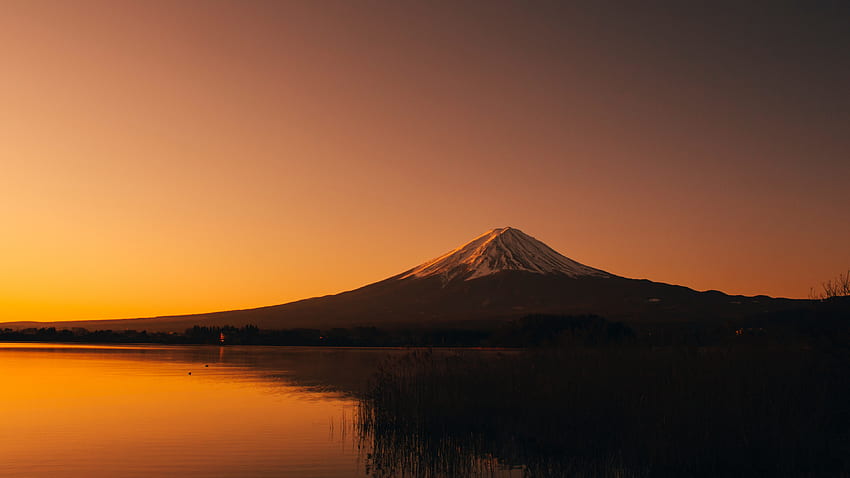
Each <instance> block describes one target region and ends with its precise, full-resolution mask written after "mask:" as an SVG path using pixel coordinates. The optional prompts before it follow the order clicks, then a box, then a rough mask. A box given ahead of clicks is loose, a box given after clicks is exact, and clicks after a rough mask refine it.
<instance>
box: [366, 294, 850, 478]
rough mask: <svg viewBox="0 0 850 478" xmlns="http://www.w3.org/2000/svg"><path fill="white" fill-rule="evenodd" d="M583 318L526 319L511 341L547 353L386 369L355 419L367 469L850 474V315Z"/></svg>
mask: <svg viewBox="0 0 850 478" xmlns="http://www.w3.org/2000/svg"><path fill="white" fill-rule="evenodd" d="M558 323H560V324H561V327H562V330H561V331H560V332H555V333H550V334H549V335H541V334H537V333H536V332H537V331H538V330H537V329H539V328H541V327H542V328H544V329H549V330H550V332H551V330H552V327H553V326H554V324H558ZM576 323H577V321H576V318H568V317H561V318H558V317H546V316H538V317H529V318H526V319H524V320H522V321H519V322H517V323H514V324H512V327H513V329H514V330H513V332H514V337H515V338H516V339H517V340H519V341H523V342H526V343H529V342H535V341H536V342H537V343H538V347H534V348H527V349H524V350H517V351H510V350H508V351H504V352H500V353H493V354H490V355H486V354H480V353H470V352H458V351H440V350H427V351H423V350H419V351H414V352H412V353H410V354H409V355H406V356H404V357H403V358H400V359H399V358H396V359H394V360H393V361H391V362H387V363H386V364H384V366H383V367H382V369H381V370H380V371H379V372H378V373H377V375H376V376H375V377H374V379H373V381H372V383H371V386H370V388H369V392H368V393H367V394H366V395H365V396H364V398H363V400H362V405H361V408H360V410H359V420H358V421H357V426H358V431H359V434H360V437H361V446H362V447H363V449H364V450H365V451H366V453H367V457H368V459H367V466H368V467H369V470H370V472H371V473H372V474H373V475H375V476H416V477H420V476H421V477H437V476H452V477H463V476H479V475H486V474H488V473H489V472H490V471H492V470H493V469H494V468H498V467H502V468H520V469H521V470H522V474H523V476H529V477H537V476H540V477H550V476H551V477H556V476H618V477H628V476H850V315H848V314H847V313H846V309H845V308H844V306H841V307H835V304H825V305H824V307H821V308H818V309H817V310H814V311H811V310H809V311H789V312H786V313H783V314H780V315H771V316H769V317H767V316H765V317H755V318H752V319H750V320H749V321H747V322H740V323H729V324H726V325H725V326H724V327H720V328H711V327H709V328H699V327H693V326H691V325H679V326H670V327H660V326H657V325H656V326H646V327H644V328H643V329H641V330H639V331H638V333H636V334H635V335H631V334H630V333H629V331H628V330H625V331H623V330H620V331H619V332H617V330H619V328H618V327H616V326H614V325H612V324H603V325H604V327H602V329H605V330H606V332H605V333H598V331H597V333H588V330H591V329H594V327H590V328H587V327H584V328H579V329H578V330H577V329H575V328H571V326H572V325H575V324H576ZM595 329H599V327H595ZM724 331H725V332H724ZM620 332H622V333H620ZM530 337H532V338H530ZM533 337H536V338H533Z"/></svg>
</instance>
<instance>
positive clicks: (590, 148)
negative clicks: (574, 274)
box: [0, 0, 850, 322]
mask: <svg viewBox="0 0 850 478" xmlns="http://www.w3.org/2000/svg"><path fill="white" fill-rule="evenodd" d="M700 8H703V7H684V6H679V7H670V8H668V9H652V8H648V7H647V8H626V7H623V8H622V9H620V10H616V11H609V10H604V9H599V8H597V7H595V6H593V4H592V3H588V4H587V5H582V4H581V2H580V3H579V4H575V5H572V6H564V5H549V4H546V5H537V6H534V7H531V6H527V5H525V6H524V5H522V4H516V3H511V2H492V3H488V4H487V7H486V8H485V7H476V6H475V5H473V4H469V5H455V6H445V5H443V6H440V5H431V4H420V3H416V2H386V3H383V4H381V5H380V6H376V7H375V8H372V9H368V8H364V7H358V6H356V5H353V4H350V3H348V2H327V3H324V2H323V3H322V4H321V5H319V4H312V3H311V2H286V3H285V4H283V3H281V2H266V1H261V0H257V1H249V2H229V1H217V2H181V3H179V4H175V3H173V2H166V1H151V2H143V3H139V2H118V3H116V2H109V1H103V0H86V1H80V2H61V1H49V0H44V1H35V2H30V1H11V2H7V3H6V4H4V15H3V16H0V58H2V59H3V60H2V61H3V63H4V65H3V66H4V73H5V74H4V75H3V77H2V78H0V101H2V104H3V105H4V108H3V110H2V112H0V178H2V179H3V187H2V189H0V224H2V228H3V229H2V234H0V251H2V260H1V261H0V267H1V268H0V270H2V274H0V322H7V321H22V320H38V321H58V320H90V319H116V318H135V317H152V316H162V315H182V314H192V313H202V312H212V311H220V310H232V309H244V308H252V307H259V306H266V305H274V304H281V303H286V302H290V301H294V300H299V299H304V298H308V297H315V296H321V295H326V294H333V293H338V292H342V291H345V290H351V289H355V288H358V287H361V286H363V285H366V284H369V283H372V282H375V281H378V280H382V279H385V278H387V277H390V276H392V275H395V274H397V273H400V272H402V271H404V270H407V269H409V268H411V267H414V266H415V265H417V264H421V263H423V262H425V261H427V260H429V259H432V258H435V257H438V256H439V255H440V254H443V253H445V252H446V251H449V250H451V249H453V248H455V247H457V246H459V245H460V244H463V243H465V242H467V241H468V240H470V239H471V238H473V237H476V236H477V235H479V234H481V232H483V231H486V230H488V229H491V228H492V227H495V226H515V227H518V228H520V229H522V230H523V231H525V232H526V233H528V234H530V235H532V236H534V237H536V238H537V239H539V240H541V241H543V242H544V243H546V244H547V245H549V246H550V247H552V248H553V249H555V250H556V251H558V252H559V253H561V254H563V255H565V256H567V257H569V258H571V259H574V260H576V261H578V262H581V263H582V264H586V265H588V266H591V267H595V268H599V269H602V270H605V271H608V272H611V273H613V274H617V275H621V276H624V277H633V278H647V279H651V280H655V281H660V282H667V283H672V284H679V285H684V286H687V287H691V288H694V289H697V290H709V289H716V290H721V291H723V292H726V293H730V294H745V295H758V294H765V295H771V296H783V297H792V298H805V297H806V296H807V294H808V291H809V288H810V287H818V286H819V285H820V284H821V282H823V281H826V280H828V279H830V278H833V277H834V276H836V275H837V274H839V273H842V272H843V271H845V270H847V268H848V266H850V248H848V247H847V244H848V243H850V223H848V221H846V220H845V218H846V215H847V213H846V211H845V209H846V204H848V202H850V192H848V190H847V187H846V184H847V181H848V180H850V161H847V157H848V152H850V134H847V126H846V125H847V124H850V117H848V112H849V111H850V98H848V96H850V95H847V93H846V91H845V89H846V84H848V83H850V66H848V65H847V62H846V61H844V62H842V61H841V60H842V59H843V58H844V56H845V53H844V52H846V51H847V49H846V47H847V46H848V45H846V43H847V39H846V35H843V34H842V32H844V31H845V30H844V25H843V23H842V22H844V18H846V17H845V16H842V15H838V14H836V12H830V11H828V9H826V8H824V9H820V10H818V9H811V10H805V9H801V10H800V11H793V12H792V11H780V10H781V9H778V8H777V9H776V10H766V9H763V10H758V8H759V7H743V6H738V7H734V8H733V7H728V8H721V7H717V10H716V11H714V10H713V11H712V12H713V13H716V15H715V16H712V17H710V18H712V19H713V21H706V20H705V18H706V15H705V13H706V12H704V11H700ZM705 8H708V7H705ZM761 8H766V7H761ZM835 8H839V7H835ZM747 9H749V10H747ZM751 18H756V19H758V21H757V22H751V21H750V20H748V19H751ZM671 19H674V20H675V21H671Z"/></svg>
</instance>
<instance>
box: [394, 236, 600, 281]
mask: <svg viewBox="0 0 850 478" xmlns="http://www.w3.org/2000/svg"><path fill="white" fill-rule="evenodd" d="M501 271H524V272H532V273H536V274H562V275H565V276H568V277H573V278H577V277H608V276H610V275H611V274H608V273H607V272H605V271H601V270H599V269H594V268H592V267H588V266H586V265H584V264H579V263H578V262H576V261H574V260H572V259H570V258H568V257H565V256H563V255H561V254H559V253H558V252H556V251H555V250H554V249H552V248H551V247H549V246H547V245H546V244H544V243H542V242H540V241H538V240H537V239H535V238H533V237H531V236H529V235H527V234H525V233H523V232H522V231H520V230H519V229H515V228H512V227H502V228H497V229H491V230H489V231H487V232H485V233H484V234H482V235H480V236H478V237H476V238H475V239H473V240H472V241H470V242H468V243H466V244H464V245H462V246H460V247H458V248H457V249H455V250H453V251H450V252H448V253H446V254H444V255H442V256H440V257H438V258H436V259H434V260H431V261H428V262H426V263H424V264H421V265H419V266H417V267H414V268H413V269H411V270H409V271H407V272H405V273H402V274H401V276H400V277H399V279H407V278H412V277H416V278H420V279H421V278H425V277H433V276H437V277H440V278H441V279H442V280H443V281H444V282H448V281H451V280H454V279H456V278H459V277H460V278H463V280H472V279H477V278H479V277H485V276H488V275H492V274H495V273H497V272H501Z"/></svg>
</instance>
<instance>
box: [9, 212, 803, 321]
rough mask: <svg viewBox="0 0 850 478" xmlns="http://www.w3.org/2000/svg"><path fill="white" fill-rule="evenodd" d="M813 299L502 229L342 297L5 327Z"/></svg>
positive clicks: (693, 306) (660, 311) (679, 308)
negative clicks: (583, 258)
mask: <svg viewBox="0 0 850 478" xmlns="http://www.w3.org/2000/svg"><path fill="white" fill-rule="evenodd" d="M805 302H807V301H798V300H790V299H773V298H770V297H767V296H758V297H745V296H730V295H727V294H724V293H722V292H718V291H707V292H697V291H695V290H693V289H689V288H687V287H682V286H676V285H669V284H663V283H659V282H652V281H648V280H637V279H627V278H624V277H619V276H617V275H614V274H611V273H608V272H605V271H602V270H600V269H595V268H593V267H590V266H587V265H584V264H581V263H579V262H576V261H574V260H572V259H570V258H568V257H566V256H564V255H562V254H560V253H558V252H557V251H555V250H553V249H552V248H550V247H549V246H547V245H546V244H544V243H543V242H541V241H538V240H537V239H535V238H533V237H531V236H529V235H527V234H525V233H523V232H522V231H520V230H519V229H516V228H512V227H504V228H497V229H492V230H490V231H488V232H486V233H484V234H482V235H480V236H478V237H476V238H475V239H473V240H472V241H470V242H468V243H466V244H464V245H462V246H460V247H458V248H457V249H454V250H452V251H450V252H448V253H446V254H444V255H442V256H440V257H437V258H436V259H433V260H430V261H428V262H425V263H423V264H420V265H418V266H416V267H414V268H412V269H409V270H407V271H404V272H402V273H400V274H398V275H395V276H393V277H390V278H388V279H385V280H383V281H380V282H376V283H373V284H369V285H366V286H364V287H361V288H359V289H355V290H352V291H348V292H343V293H341V294H336V295H329V296H324V297H315V298H312V299H305V300H300V301H296V302H290V303H287V304H282V305H275V306H269V307H260V308H256V309H245V310H233V311H226V312H214V313H208V314H196V315H183V316H169V317H154V318H143V319H122V320H107V321H74V322H54V323H49V324H48V323H34V322H16V323H7V324H0V327H12V328H22V327H44V326H56V327H66V328H67V327H86V328H89V329H95V328H97V329H107V328H111V329H114V330H122V329H136V330H143V329H146V330H175V331H180V330H184V329H186V328H188V327H191V326H193V325H238V326H241V325H246V324H254V325H257V326H259V327H260V328H265V329H284V328H296V327H304V328H329V327H352V326H405V327H415V326H481V325H485V324H493V323H495V322H498V321H504V320H508V319H513V318H517V317H520V316H523V315H526V314H529V313H557V314H588V313H592V314H598V315H602V316H605V317H608V318H611V319H617V320H623V321H690V320H721V319H730V318H740V317H745V316H750V315H754V314H759V313H764V312H771V311H775V310H781V309H787V308H791V307H795V306H797V305H799V304H802V303H805Z"/></svg>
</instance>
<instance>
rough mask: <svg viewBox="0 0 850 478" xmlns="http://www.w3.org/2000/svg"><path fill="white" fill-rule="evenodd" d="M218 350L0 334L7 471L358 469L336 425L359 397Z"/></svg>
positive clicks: (2, 465) (0, 446) (1, 446)
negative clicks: (227, 359)
mask: <svg viewBox="0 0 850 478" xmlns="http://www.w3.org/2000/svg"><path fill="white" fill-rule="evenodd" d="M198 350H202V353H200V354H199V353H198ZM220 353H226V352H224V351H220V350H218V349H217V348H212V347H210V348H168V347H159V348H158V347H79V346H75V347H66V346H60V347H58V348H57V347H54V346H49V345H47V346H46V345H26V346H20V345H15V346H6V345H3V344H0V367H1V368H2V370H3V372H4V377H3V378H4V379H3V382H2V385H0V409H2V410H3V412H4V413H3V421H2V425H0V427H2V433H0V475H3V476H6V475H14V474H19V475H20V476H116V475H121V476H152V475H156V476H178V475H180V476H187V475H188V476H212V475H215V476H222V475H225V476H227V475H230V476H240V475H242V476H244V475H250V476H265V475H268V476H273V475H274V476H278V475H280V474H282V473H288V472H291V473H295V472H296V471H298V470H301V471H302V472H303V471H305V470H309V471H310V474H311V475H316V476H329V477H330V476H352V475H353V474H355V473H356V472H357V463H356V457H355V453H354V450H353V449H352V447H350V446H348V447H346V446H340V443H341V442H340V440H339V437H336V438H334V437H332V436H331V434H330V432H331V429H332V427H331V424H332V423H333V422H335V421H338V420H339V418H340V416H341V414H342V413H344V411H345V409H346V407H350V406H351V402H350V401H348V400H345V399H343V398H341V397H339V396H338V395H333V394H328V393H319V392H311V391H309V390H305V389H304V388H303V387H299V386H297V385H295V384H294V383H289V382H287V381H286V380H283V379H274V378H270V377H269V371H268V370H266V371H258V370H256V369H250V368H246V367H241V366H233V365H229V364H227V363H223V362H222V361H221V360H220V359H219V357H221V358H223V357H224V356H223V355H221V356H220V355H219V354H220ZM189 372H191V375H189Z"/></svg>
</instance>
